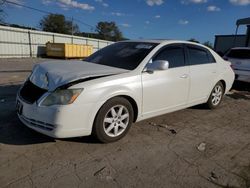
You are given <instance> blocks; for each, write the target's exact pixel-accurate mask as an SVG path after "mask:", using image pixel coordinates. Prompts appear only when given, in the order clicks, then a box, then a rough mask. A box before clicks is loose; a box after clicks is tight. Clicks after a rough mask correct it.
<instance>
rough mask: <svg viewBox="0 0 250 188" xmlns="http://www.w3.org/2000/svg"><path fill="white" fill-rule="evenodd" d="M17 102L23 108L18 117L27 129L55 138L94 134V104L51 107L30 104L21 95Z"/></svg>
mask: <svg viewBox="0 0 250 188" xmlns="http://www.w3.org/2000/svg"><path fill="white" fill-rule="evenodd" d="M17 101H18V102H19V103H20V104H19V105H21V106H22V110H21V111H19V112H18V113H17V114H18V117H19V119H20V120H21V122H22V123H23V124H24V125H26V126H27V127H29V128H31V129H33V130H35V131H37V132H40V133H42V134H45V135H48V136H50V137H54V138H69V137H79V136H88V135H90V134H91V132H92V125H93V121H94V117H95V112H93V111H91V109H92V108H91V107H92V106H93V104H84V105H81V104H74V103H73V104H70V105H64V106H63V105H56V106H49V107H42V106H38V105H37V104H36V103H33V104H28V103H26V102H25V101H23V100H22V99H21V98H20V97H19V95H18V96H17Z"/></svg>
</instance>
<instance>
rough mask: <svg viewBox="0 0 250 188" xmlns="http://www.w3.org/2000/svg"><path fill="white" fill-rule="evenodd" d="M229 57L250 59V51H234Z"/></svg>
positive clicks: (230, 52)
mask: <svg viewBox="0 0 250 188" xmlns="http://www.w3.org/2000/svg"><path fill="white" fill-rule="evenodd" d="M227 57H229V58H230V57H231V58H237V59H250V50H248V49H233V50H231V51H229V53H228V54H227Z"/></svg>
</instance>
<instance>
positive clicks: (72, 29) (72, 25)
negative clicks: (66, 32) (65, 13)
mask: <svg viewBox="0 0 250 188" xmlns="http://www.w3.org/2000/svg"><path fill="white" fill-rule="evenodd" d="M73 22H74V18H73V16H72V20H71V44H73V31H74V28H73V27H74V24H73Z"/></svg>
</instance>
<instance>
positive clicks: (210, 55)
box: [207, 51, 216, 63]
mask: <svg viewBox="0 0 250 188" xmlns="http://www.w3.org/2000/svg"><path fill="white" fill-rule="evenodd" d="M207 55H208V58H209V62H210V63H216V60H215V58H214V56H213V55H212V54H211V52H209V51H207Z"/></svg>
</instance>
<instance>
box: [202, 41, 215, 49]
mask: <svg viewBox="0 0 250 188" xmlns="http://www.w3.org/2000/svg"><path fill="white" fill-rule="evenodd" d="M203 45H205V46H207V47H209V48H211V49H213V44H212V43H211V42H209V41H206V42H204V43H203Z"/></svg>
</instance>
